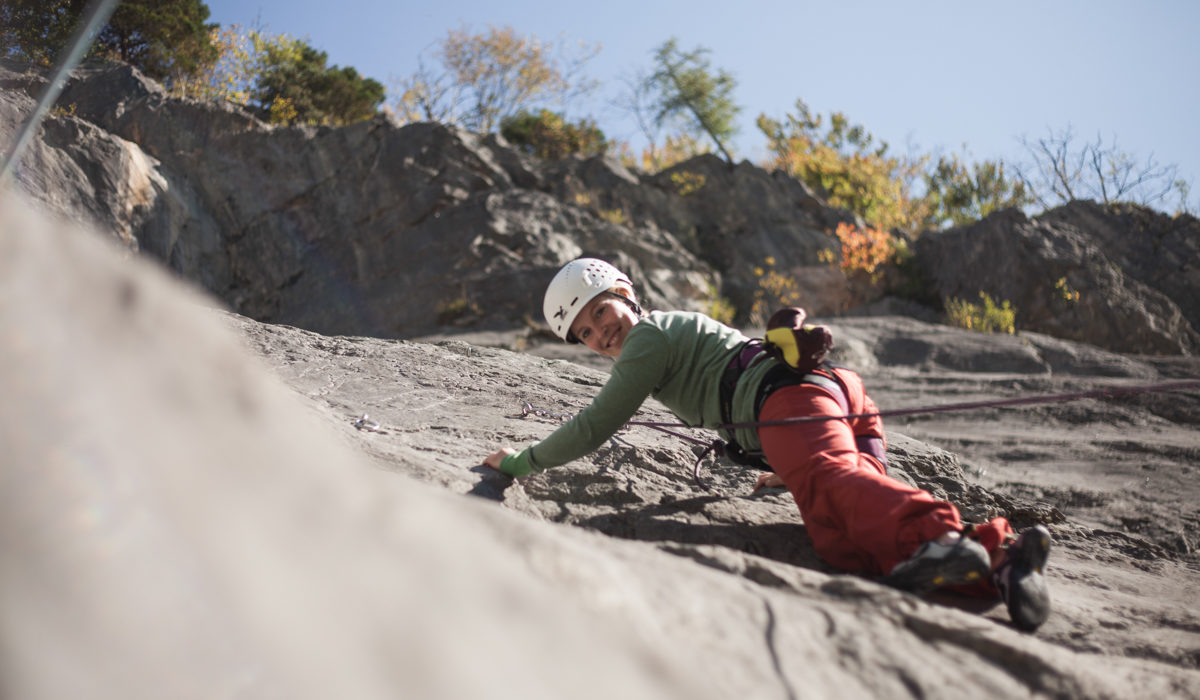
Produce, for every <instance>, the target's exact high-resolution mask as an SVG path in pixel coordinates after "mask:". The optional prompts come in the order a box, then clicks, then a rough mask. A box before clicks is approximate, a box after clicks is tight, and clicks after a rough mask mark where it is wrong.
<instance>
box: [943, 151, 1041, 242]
mask: <svg viewBox="0 0 1200 700" xmlns="http://www.w3.org/2000/svg"><path fill="white" fill-rule="evenodd" d="M924 178H925V199H926V201H927V203H928V205H929V219H928V220H927V221H926V222H924V225H923V226H921V228H932V229H937V228H941V227H942V226H943V225H945V224H946V223H949V224H951V225H954V226H960V225H962V224H967V223H970V222H972V221H978V220H979V219H982V218H984V217H985V216H987V215H988V214H991V213H992V212H995V211H999V210H1001V209H1005V208H1008V207H1016V208H1018V209H1019V208H1022V207H1025V206H1026V205H1029V204H1032V203H1033V198H1032V197H1031V196H1029V194H1028V193H1027V192H1026V189H1025V183H1024V182H1022V181H1021V180H1020V179H1010V178H1009V177H1008V176H1007V175H1005V172H1004V162H1003V161H1000V162H993V161H987V160H985V161H983V162H982V163H972V164H971V165H970V166H967V165H966V164H964V163H963V161H962V160H960V159H959V157H958V156H950V157H946V156H942V157H940V158H938V162H937V164H936V165H934V166H933V167H932V168H931V169H930V170H929V171H928V172H926V173H925V176H924Z"/></svg>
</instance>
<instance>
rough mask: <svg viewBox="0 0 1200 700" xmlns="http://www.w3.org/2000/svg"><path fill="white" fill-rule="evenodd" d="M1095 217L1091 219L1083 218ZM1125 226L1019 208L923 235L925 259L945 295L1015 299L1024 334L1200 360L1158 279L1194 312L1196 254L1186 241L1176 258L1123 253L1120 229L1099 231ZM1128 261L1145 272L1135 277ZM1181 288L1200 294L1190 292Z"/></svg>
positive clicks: (1191, 333) (1199, 344)
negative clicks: (1156, 285)
mask: <svg viewBox="0 0 1200 700" xmlns="http://www.w3.org/2000/svg"><path fill="white" fill-rule="evenodd" d="M1085 211H1086V212H1087V214H1089V215H1090V216H1091V218H1090V219H1089V218H1088V217H1085V216H1082V215H1081V214H1080V212H1085ZM1097 218H1098V219H1100V221H1102V222H1103V224H1100V223H1099V222H1097V221H1095V220H1094V219H1097ZM1150 218H1154V217H1150ZM1163 218H1165V217H1163ZM1181 218H1188V219H1191V217H1181ZM1118 221H1119V219H1118V218H1117V217H1103V216H1099V213H1098V208H1097V207H1094V206H1093V207H1086V206H1076V207H1074V208H1071V209H1068V210H1066V211H1062V210H1057V211H1055V212H1051V213H1049V214H1047V215H1045V216H1042V217H1038V218H1035V219H1029V218H1027V217H1026V216H1025V215H1024V214H1022V213H1021V212H1019V211H1017V210H1015V209H1010V210H1007V211H1003V212H999V213H996V214H993V215H991V216H989V217H988V218H986V219H984V220H983V221H980V222H978V223H975V224H971V225H969V226H963V227H959V228H954V229H951V230H948V231H940V232H930V233H927V234H926V235H924V236H922V237H921V238H919V239H917V242H916V252H917V258H918V260H919V262H920V265H921V267H922V268H924V269H925V270H928V271H929V274H930V276H931V277H932V278H933V280H934V285H935V287H936V289H937V292H938V294H940V295H941V297H942V298H943V299H950V298H959V299H963V300H966V301H971V302H976V303H978V302H979V293H980V292H985V293H987V294H988V295H990V296H991V297H992V298H993V299H995V300H996V302H997V303H999V302H1000V300H1007V301H1009V302H1011V303H1012V306H1013V307H1015V308H1016V310H1017V323H1018V325H1019V327H1020V328H1023V329H1027V330H1034V331H1039V332H1042V333H1048V334H1050V335H1054V336H1057V337H1059V338H1066V339H1069V340H1079V341H1084V342H1088V343H1090V344H1093V345H1098V346H1101V347H1105V348H1108V349H1110V350H1116V351H1119V352H1130V353H1144V354H1195V353H1196V352H1197V350H1200V333H1197V332H1196V329H1195V327H1194V326H1193V325H1192V323H1190V322H1189V320H1188V318H1187V317H1186V316H1185V315H1184V314H1183V312H1182V311H1181V310H1180V307H1179V305H1178V304H1176V303H1175V302H1174V301H1173V300H1172V299H1171V298H1170V297H1168V295H1167V293H1166V292H1164V291H1159V290H1158V289H1155V288H1152V287H1151V286H1149V284H1150V283H1156V282H1157V283H1160V284H1161V280H1156V279H1155V277H1157V276H1158V275H1159V274H1164V275H1165V276H1166V277H1167V278H1172V279H1173V280H1174V281H1173V282H1172V283H1171V284H1170V285H1168V286H1166V287H1165V288H1164V289H1165V290H1167V291H1170V292H1172V293H1174V294H1175V295H1177V296H1178V297H1179V298H1180V299H1181V300H1183V301H1185V302H1186V303H1189V304H1192V305H1193V306H1194V303H1195V299H1194V289H1195V287H1192V286H1191V284H1192V282H1191V281H1190V280H1188V274H1187V270H1186V269H1185V268H1190V267H1191V266H1194V265H1195V263H1194V262H1193V261H1192V256H1191V255H1190V253H1191V252H1192V251H1191V250H1188V248H1187V247H1186V246H1181V245H1176V246H1175V247H1174V249H1173V250H1172V255H1171V256H1165V255H1164V256H1156V255H1154V254H1152V253H1149V252H1146V251H1139V252H1138V253H1130V252H1122V251H1123V250H1124V251H1128V250H1129V248H1130V245H1128V244H1127V245H1124V246H1118V245H1116V244H1115V243H1113V242H1111V241H1110V240H1108V238H1110V237H1112V236H1113V235H1114V234H1112V232H1111V230H1110V231H1109V234H1108V237H1102V236H1094V235H1093V234H1092V232H1093V231H1099V230H1103V229H1105V228H1111V227H1112V226H1113V225H1114V224H1116V223H1117V222H1118ZM1089 223H1090V225H1089ZM1159 223H1163V222H1162V221H1161V220H1160V221H1159ZM1081 225H1082V226H1086V228H1082V227H1081ZM1193 228H1195V227H1193ZM1168 230H1169V227H1168V228H1167V229H1166V230H1163V232H1164V233H1167V231H1168ZM1125 233H1126V235H1128V236H1130V237H1132V238H1137V239H1143V240H1146V241H1147V245H1151V243H1150V242H1151V241H1153V240H1154V236H1152V235H1149V234H1146V233H1145V232H1135V231H1132V230H1129V231H1126V232H1125ZM1171 238H1172V239H1173V240H1178V239H1180V238H1181V236H1180V235H1174V236H1172V237H1171ZM1194 245H1195V244H1192V246H1193V247H1194ZM1110 251H1111V252H1110ZM1180 253H1183V255H1182V256H1181V255H1180ZM1180 257H1184V258H1186V259H1187V260H1188V262H1187V263H1186V264H1185V263H1184V262H1183V260H1181V259H1180ZM1122 264H1127V265H1129V266H1130V267H1132V268H1133V269H1136V270H1138V273H1132V274H1127V273H1126V272H1125V271H1124V269H1123V267H1122ZM1173 268H1180V269H1179V270H1174V269H1173ZM1148 270H1154V272H1153V273H1151V272H1148ZM1190 275H1191V276H1195V273H1194V272H1191V273H1190ZM1160 288H1162V287H1160ZM1180 289H1191V290H1193V291H1191V292H1188V293H1187V295H1186V296H1185V295H1183V294H1182V293H1180V291H1179V290H1180Z"/></svg>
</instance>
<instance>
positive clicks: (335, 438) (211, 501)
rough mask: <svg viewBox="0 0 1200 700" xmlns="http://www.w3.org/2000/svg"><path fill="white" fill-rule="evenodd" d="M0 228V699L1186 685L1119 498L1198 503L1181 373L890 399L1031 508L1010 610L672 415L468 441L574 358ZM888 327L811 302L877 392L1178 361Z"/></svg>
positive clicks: (902, 460) (900, 463)
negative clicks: (1037, 604) (972, 409)
mask: <svg viewBox="0 0 1200 700" xmlns="http://www.w3.org/2000/svg"><path fill="white" fill-rule="evenodd" d="M0 253H2V254H0V331H2V332H3V342H2V343H0V353H2V355H0V368H3V369H2V371H3V373H4V374H3V379H2V383H3V386H5V387H6V395H5V400H4V402H3V404H0V406H2V409H0V410H2V413H0V431H2V432H0V439H2V441H3V443H4V444H5V446H6V452H7V455H8V456H7V458H6V460H5V462H4V464H3V467H2V470H3V472H2V473H3V481H4V484H5V488H4V489H3V490H2V491H0V500H2V501H3V502H2V504H0V531H3V532H4V533H6V535H5V538H4V540H3V544H2V547H0V668H4V669H5V672H4V673H3V674H0V694H3V695H4V696H5V697H9V696H11V697H22V698H57V697H71V696H82V695H86V696H89V697H121V698H129V697H168V696H169V697H191V696H206V697H207V696H212V695H226V694H237V695H240V696H245V697H314V698H315V697H395V696H397V695H404V696H413V697H477V696H488V697H562V696H563V694H564V693H566V694H568V695H571V696H573V697H576V696H577V697H674V696H679V697H707V696H712V697H731V696H745V697H781V698H787V697H809V696H815V697H828V696H834V695H837V696H874V697H962V696H964V695H968V696H973V695H978V694H979V693H980V692H981V691H980V689H981V688H986V689H987V690H986V692H987V694H988V695H989V696H991V697H1028V696H1029V695H1030V694H1045V695H1053V696H1056V697H1072V698H1076V697H1077V698H1097V697H1099V698H1105V697H1112V698H1120V697H1131V696H1143V695H1152V696H1159V697H1200V670H1197V667H1198V666H1200V658H1198V656H1197V649H1200V632H1198V630H1200V619H1198V618H1197V616H1196V613H1195V611H1194V604H1193V603H1194V600H1195V596H1196V594H1197V592H1198V591H1197V573H1196V569H1195V563H1196V560H1195V556H1194V549H1193V550H1191V551H1190V552H1189V551H1188V549H1187V546H1183V547H1182V548H1181V547H1174V548H1173V547H1171V546H1168V545H1169V539H1168V535H1167V534H1166V533H1156V532H1149V531H1148V532H1145V533H1143V532H1139V531H1138V530H1137V529H1136V528H1135V527H1134V525H1136V523H1133V522H1132V521H1129V525H1128V526H1124V527H1123V526H1121V525H1120V524H1119V523H1114V522H1112V521H1113V520H1114V519H1115V520H1116V521H1120V520H1121V519H1122V518H1123V517H1124V515H1125V512H1126V511H1125V510H1124V508H1125V505H1123V504H1122V503H1120V502H1119V501H1127V502H1129V503H1130V504H1137V505H1140V506H1142V507H1146V506H1149V507H1154V508H1159V509H1160V510H1161V512H1162V513H1163V514H1164V518H1163V519H1161V520H1158V521H1157V524H1158V525H1160V526H1166V527H1172V528H1178V530H1177V533H1176V534H1180V535H1183V536H1184V537H1186V536H1187V533H1188V532H1190V529H1189V526H1190V527H1194V525H1195V523H1196V517H1197V513H1196V510H1195V508H1196V505H1195V504H1196V503H1197V502H1198V499H1197V498H1196V495H1197V492H1196V485H1195V479H1194V473H1193V472H1192V471H1190V470H1191V469H1193V467H1192V466H1191V465H1192V464H1193V463H1194V461H1195V456H1196V449H1197V447H1196V443H1195V437H1194V436H1195V429H1196V423H1197V420H1198V416H1200V406H1198V404H1200V399H1198V398H1197V396H1196V394H1195V393H1194V392H1193V393H1191V394H1185V395H1181V396H1168V397H1157V398H1156V397H1144V398H1142V399H1137V400H1127V399H1122V400H1109V401H1098V400H1093V401H1090V402H1082V403H1078V404H1063V405H1057V406H1051V407H1043V408H1034V409H1022V410H1016V409H1013V410H999V409H997V410H993V411H991V412H985V413H984V415H983V416H982V417H976V418H973V419H972V418H960V419H956V420H960V421H962V423H961V424H958V425H956V424H955V423H954V421H953V420H950V421H942V420H940V419H928V420H918V419H911V420H907V421H904V422H897V423H895V424H892V425H891V427H892V432H891V433H889V439H890V443H891V445H890V455H891V458H892V460H893V461H894V462H895V464H896V466H897V467H898V472H902V473H903V474H904V475H905V478H910V479H912V480H914V481H915V482H917V483H920V484H922V485H925V486H926V487H928V488H931V489H933V490H935V491H936V492H938V493H943V494H945V495H946V496H948V497H950V498H952V499H954V500H956V501H957V502H959V503H960V504H961V505H962V506H963V508H964V510H965V511H967V512H968V513H969V514H972V515H979V516H982V515H986V514H991V513H997V512H999V513H1006V514H1008V515H1009V516H1010V517H1013V519H1014V520H1017V521H1018V522H1021V521H1025V522H1028V521H1031V520H1041V521H1044V522H1049V523H1050V525H1051V528H1052V529H1053V531H1054V533H1055V536H1056V541H1057V542H1058V546H1057V548H1056V550H1055V555H1054V559H1053V560H1052V566H1051V569H1050V578H1051V583H1052V586H1053V590H1054V595H1055V600H1056V612H1055V615H1054V617H1052V618H1051V620H1050V622H1048V623H1047V625H1046V626H1045V627H1044V628H1043V629H1042V630H1041V631H1040V632H1039V633H1038V634H1037V635H1036V636H1030V635H1025V634H1020V633H1017V632H1016V631H1014V630H1012V629H1010V628H1009V627H1008V626H1007V624H1005V623H1004V622H1003V620H1004V613H1003V611H1001V610H998V609H997V608H995V607H994V606H992V607H988V606H986V605H984V606H982V609H980V601H974V600H970V599H962V598H954V597H949V596H944V597H943V598H941V599H937V600H934V601H929V602H926V601H920V600H918V599H916V598H913V597H911V596H908V595H904V594H900V593H897V592H894V591H891V590H888V589H885V588H882V587H880V586H878V585H876V584H875V583H873V582H871V581H868V580H864V579H861V578H857V577H854V576H846V575H838V574H837V573H836V572H831V571H829V570H828V569H827V567H825V566H824V565H822V564H821V562H819V561H817V560H816V559H815V557H814V556H813V554H812V551H811V548H810V547H809V545H808V543H807V540H806V538H805V537H804V532H803V524H802V523H801V522H800V521H799V519H798V517H797V516H796V514H795V512H794V508H793V506H792V505H791V503H790V501H789V499H788V498H787V497H786V496H785V495H784V494H782V493H779V492H775V493H765V494H759V495H756V496H750V495H748V491H749V486H750V484H751V483H752V482H753V476H754V475H753V474H750V473H746V472H744V471H740V470H737V469H734V468H732V467H728V466H721V467H713V468H710V469H709V470H707V472H706V474H707V478H708V479H709V480H710V482H711V483H712V485H713V487H714V490H715V491H714V492H713V493H709V492H704V491H701V490H699V489H698V488H697V487H695V486H694V485H692V484H691V482H690V476H689V474H688V465H690V463H691V460H692V450H691V449H690V448H689V447H688V446H687V445H686V444H684V443H682V442H681V441H679V440H678V439H676V438H671V437H669V436H661V435H658V434H655V433H651V432H649V431H644V430H632V429H631V430H629V431H627V432H626V433H623V434H621V435H619V436H618V437H617V438H615V439H614V440H613V441H611V442H610V444H609V445H607V446H606V447H605V448H603V449H601V450H599V451H597V452H596V453H594V454H593V455H592V456H590V457H589V458H587V459H584V460H580V461H579V462H578V463H576V464H573V465H570V466H567V467H564V468H562V469H560V470H556V471H553V472H550V473H547V474H544V475H540V476H534V477H529V478H526V479H522V480H518V481H513V480H510V479H508V478H506V477H502V476H499V475H496V474H495V473H491V472H489V471H487V470H485V469H483V468H480V467H472V465H475V464H477V463H478V462H479V459H480V457H481V456H482V455H483V454H484V453H485V452H486V451H488V450H490V449H491V448H493V447H494V446H495V445H497V444H501V443H513V444H521V443H525V442H528V441H530V440H534V439H537V438H538V437H540V436H541V435H544V434H545V433H546V432H548V431H549V430H551V429H553V427H554V422H553V421H551V420H549V419H541V418H535V417H534V418H520V417H519V415H518V408H519V405H520V402H521V401H531V402H533V403H534V404H536V405H537V406H539V407H543V408H546V409H549V410H552V411H556V412H563V411H571V410H575V409H577V408H579V407H580V406H582V405H584V404H585V403H586V402H587V400H588V399H589V397H590V396H591V395H592V394H593V393H594V392H595V391H596V388H597V387H598V386H599V385H600V384H601V383H602V382H603V380H604V373H603V371H602V370H598V369H594V368H590V367H587V366H583V365H579V364H575V363H571V362H566V361H563V360H558V359H545V358H542V357H538V356H536V355H533V354H528V353H523V354H516V353H512V352H509V351H507V350H503V349H497V348H492V347H483V346H482V345H480V344H478V342H476V343H473V344H472V343H467V342H463V341H462V340H445V341H440V342H436V343H419V342H409V341H391V340H381V339H371V338H361V337H329V336H322V335H318V334H315V333H312V332H308V331H303V330H300V329H295V328H289V327H284V326H274V325H266V324H261V323H257V322H254V321H251V320H249V319H246V318H244V317H240V316H235V315H229V314H224V313H222V312H219V311H215V310H212V309H211V308H206V307H204V306H203V304H204V302H203V301H202V300H201V299H200V297H198V296H196V295H195V294H193V293H185V292H184V291H182V290H181V289H180V288H179V285H178V284H176V283H173V282H171V281H170V280H168V279H166V277H165V276H163V275H162V274H161V273H159V272H157V271H155V270H153V269H150V268H149V267H147V266H146V265H144V264H142V263H141V262H140V261H137V260H123V259H121V256H120V255H119V254H117V253H116V252H115V251H114V250H112V249H111V248H110V247H108V246H105V245H102V244H101V243H100V241H99V240H98V239H95V238H94V237H93V235H92V234H89V233H86V232H82V231H78V230H61V228H60V227H50V226H47V225H45V224H43V223H40V222H38V221H37V220H36V219H35V218H34V217H32V216H31V215H30V213H29V207H28V206H27V205H24V204H14V203H13V202H12V200H8V201H5V202H4V203H3V204H2V205H0ZM913 324H915V322H912V321H910V320H905V319H851V320H846V321H844V322H843V323H841V324H840V325H838V326H837V332H838V336H839V338H843V339H844V342H843V343H842V345H843V348H844V352H845V357H844V359H847V360H853V359H855V358H858V359H860V360H862V364H863V365H864V366H869V367H871V371H870V372H869V373H868V377H869V382H870V385H871V386H872V387H874V390H873V393H874V394H875V396H876V398H877V399H879V400H880V403H881V404H882V405H883V406H885V407H886V406H889V405H913V404H914V403H920V402H942V401H945V400H947V399H959V400H963V399H970V398H976V397H982V396H989V395H992V396H994V395H999V396H1005V395H1014V394H1021V393H1023V392H1029V391H1049V390H1058V389H1064V388H1069V387H1074V386H1095V385H1103V384H1105V383H1106V382H1116V381H1120V380H1124V381H1129V379H1128V378H1139V379H1160V378H1162V377H1164V376H1169V375H1170V374H1172V373H1183V374H1188V373H1192V375H1193V376H1194V372H1195V369H1196V368H1195V367H1194V365H1193V364H1187V363H1185V362H1183V361H1182V360H1180V361H1178V362H1167V361H1164V360H1152V359H1151V360H1145V359H1139V358H1132V357H1125V356H1118V355H1113V354H1112V353H1105V352H1103V351H1097V350H1094V349H1090V348H1086V347H1082V346H1076V345H1073V344H1069V343H1064V342H1063V341H1052V340H1049V339H1044V338H1041V337H1037V336H1031V337H1026V338H1004V339H997V340H996V342H994V344H993V345H994V347H993V348H992V349H991V353H992V355H993V357H999V356H1010V357H1011V358H1013V359H1012V361H1011V364H1012V365H1013V366H1014V367H1025V365H1026V364H1029V367H1030V369H1009V370H1005V371H1004V372H1002V373H1001V372H986V373H980V372H968V371H965V370H962V369H947V366H954V367H970V366H971V365H972V361H971V360H969V359H967V358H965V357H959V358H957V359H952V357H953V354H954V353H952V352H951V349H952V348H954V347H955V346H956V342H957V340H958V339H963V340H962V343H963V344H962V345H961V346H960V347H961V350H960V352H961V354H963V355H971V354H973V353H977V352H978V351H979V348H978V346H975V345H973V344H972V342H971V341H973V340H974V337H973V336H970V335H969V334H962V333H958V334H955V333H951V332H945V331H943V330H941V329H937V328H936V327H928V326H925V325H921V324H918V325H913ZM937 333H944V335H942V336H940V337H938V340H939V341H940V342H939V343H938V344H937V347H938V348H939V353H937V354H933V353H930V352H928V351H926V352H925V353H924V354H922V353H920V352H916V351H914V350H912V348H908V349H905V350H904V351H903V352H900V351H897V350H896V349H895V342H894V341H893V342H890V343H889V342H884V339H886V338H893V339H894V338H899V337H904V336H906V335H914V334H916V335H920V334H924V335H925V336H930V335H935V334H937ZM239 336H240V338H241V339H242V340H240V341H239V340H238V337H239ZM473 340H476V341H477V339H473ZM1027 342H1028V344H1029V345H1031V346H1032V348H1033V349H1032V350H1030V349H1029V348H1028V347H1027V344H1026V343H1027ZM556 347H557V346H556ZM889 348H891V349H889ZM253 354H257V355H259V356H260V358H254V357H252V355H253ZM868 355H869V356H870V357H871V358H873V360H868V359H867V358H868ZM264 361H265V366H264ZM1035 366H1036V367H1035ZM280 379H282V381H283V383H285V384H287V385H289V386H290V387H291V390H287V389H284V388H283V387H282V386H281V385H280V381H279V380H280ZM364 413H368V414H370V417H371V419H373V420H375V421H378V423H379V424H380V426H381V428H380V429H381V430H382V431H383V432H372V431H367V430H357V429H356V428H355V427H353V425H352V421H353V420H354V419H356V418H358V417H359V416H361V415H362V414H364ZM647 415H650V416H656V417H665V413H664V412H663V411H661V409H655V408H654V407H653V406H649V407H648V408H647ZM897 430H900V431H901V432H896V431H897ZM909 436H916V437H919V438H921V439H922V440H924V441H925V442H919V441H917V440H914V439H912V437H909ZM956 441H957V442H956ZM934 442H936V443H938V444H941V445H948V446H952V447H956V448H960V449H961V454H962V456H961V457H960V456H958V455H956V454H953V453H949V452H945V451H943V450H941V449H939V448H938V447H935V446H933V443H934ZM993 449H1000V450H1005V451H1006V452H1007V454H1005V455H994V458H995V459H996V462H995V463H993V462H991V461H990V460H991V457H988V456H987V450H993ZM1096 458H1102V459H1096ZM1146 464H1149V465H1152V467H1153V468H1152V469H1150V470H1146V469H1144V468H1143V467H1142V465H1146ZM1142 474H1146V475H1147V476H1146V477H1143V476H1142ZM1143 478H1145V479H1147V485H1146V487H1145V488H1142V487H1140V486H1138V487H1131V484H1130V483H1129V482H1130V481H1131V480H1134V479H1136V480H1138V481H1140V480H1141V479H1143ZM1151 478H1152V479H1153V481H1154V482H1155V483H1154V485H1153V487H1151V485H1150V479H1151ZM1171 499H1176V500H1174V501H1173V500H1171ZM1172 512H1173V513H1174V515H1170V513H1172ZM605 535H609V536H605ZM614 536H615V537H614ZM1185 544H1186V543H1185Z"/></svg>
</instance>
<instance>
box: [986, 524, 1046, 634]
mask: <svg viewBox="0 0 1200 700" xmlns="http://www.w3.org/2000/svg"><path fill="white" fill-rule="evenodd" d="M1049 556H1050V531H1049V530H1047V529H1046V528H1045V527H1043V526H1041V525H1036V526H1034V527H1031V528H1029V529H1028V530H1025V531H1024V532H1022V533H1021V536H1020V537H1019V538H1018V539H1017V541H1016V542H1015V543H1013V544H1012V545H1011V546H1010V547H1009V557H1010V558H1011V561H1007V562H1005V563H1004V564H1002V565H1001V567H1000V569H999V570H998V571H997V576H996V580H995V583H996V587H997V588H998V589H1000V596H1001V597H1002V598H1003V599H1004V603H1005V605H1006V606H1007V607H1008V616H1009V618H1010V619H1011V620H1012V623H1013V626H1014V627H1016V628H1017V629H1020V630H1023V631H1026V632H1032V631H1033V630H1036V629H1037V628H1038V627H1040V626H1041V625H1042V623H1043V622H1045V621H1046V618H1048V617H1050V590H1049V588H1048V587H1047V586H1046V576H1045V568H1046V560H1047V559H1048V558H1049Z"/></svg>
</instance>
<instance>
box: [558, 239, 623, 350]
mask: <svg viewBox="0 0 1200 700" xmlns="http://www.w3.org/2000/svg"><path fill="white" fill-rule="evenodd" d="M617 282H624V283H625V284H627V285H629V286H630V287H631V288H632V287H633V282H631V281H630V280H629V277H628V276H627V275H626V274H625V273H624V272H621V271H620V270H618V269H617V268H615V267H613V266H612V265H610V264H608V263H606V262H604V261H603V260H597V259H596V258H579V259H577V260H572V261H571V262H569V263H567V264H566V265H563V268H562V269H561V270H559V271H558V274H557V275H555V276H554V279H552V280H550V286H549V287H546V299H545V300H544V301H543V302H542V312H543V313H544V314H545V315H546V323H549V324H550V329H551V330H553V331H554V334H555V335H557V336H558V337H559V338H562V339H563V340H565V341H567V342H568V343H578V342H579V341H578V340H575V339H574V338H573V337H572V336H571V324H572V323H574V322H575V317H576V316H578V315H579V311H580V310H581V309H582V308H583V307H584V305H585V304H587V303H588V302H589V301H591V300H592V299H594V298H596V297H597V296H599V295H600V294H603V293H604V292H606V291H608V290H609V289H612V287H613V286H614V285H615V284H616V283H617Z"/></svg>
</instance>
